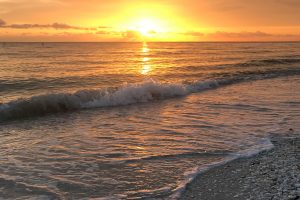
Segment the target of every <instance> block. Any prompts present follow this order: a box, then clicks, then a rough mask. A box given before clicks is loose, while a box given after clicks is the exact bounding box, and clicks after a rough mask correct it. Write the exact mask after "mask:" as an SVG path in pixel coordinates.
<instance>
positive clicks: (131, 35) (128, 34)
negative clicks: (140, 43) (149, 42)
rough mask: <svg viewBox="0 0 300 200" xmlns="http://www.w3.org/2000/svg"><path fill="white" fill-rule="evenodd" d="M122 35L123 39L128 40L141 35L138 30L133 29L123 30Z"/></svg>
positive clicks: (138, 37)
mask: <svg viewBox="0 0 300 200" xmlns="http://www.w3.org/2000/svg"><path fill="white" fill-rule="evenodd" d="M122 36H123V38H124V39H127V40H130V41H136V40H139V39H140V38H141V37H142V35H141V33H140V32H138V31H134V30H127V31H124V32H122Z"/></svg>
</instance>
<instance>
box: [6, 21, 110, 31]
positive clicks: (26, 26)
mask: <svg viewBox="0 0 300 200" xmlns="http://www.w3.org/2000/svg"><path fill="white" fill-rule="evenodd" d="M0 28H10V29H32V28H37V29H45V28H48V29H49V28H52V29H73V30H97V29H103V28H110V27H108V26H98V27H80V26H71V25H68V24H64V23H53V24H7V23H6V22H5V21H4V20H2V19H0Z"/></svg>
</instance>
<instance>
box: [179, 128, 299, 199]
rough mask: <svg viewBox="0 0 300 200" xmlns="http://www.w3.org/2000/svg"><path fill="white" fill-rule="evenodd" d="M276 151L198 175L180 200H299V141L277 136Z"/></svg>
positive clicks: (240, 160) (292, 135)
mask: <svg viewBox="0 0 300 200" xmlns="http://www.w3.org/2000/svg"><path fill="white" fill-rule="evenodd" d="M271 141H272V143H273V145H274V148H272V149H270V150H265V151H262V152H260V153H258V154H256V155H254V156H252V157H242V158H238V159H236V160H233V161H230V162H228V163H226V164H224V165H221V166H217V167H214V168H212V169H210V170H208V171H206V172H204V173H201V174H199V175H198V176H196V178H194V180H193V181H192V182H190V183H188V184H187V185H186V188H185V190H184V191H183V192H182V194H181V196H180V197H179V198H178V199H179V200H190V199H197V200H198V199H203V200H210V199H211V200H226V199H228V200H231V199H236V200H239V199H240V200H244V199H249V200H250V199H251V200H257V199H274V200H275V199H276V200H277V199H278V200H284V199H289V200H297V199H299V200H300V137H299V135H297V134H292V133H290V134H288V135H286V136H279V135H274V136H273V137H272V138H271Z"/></svg>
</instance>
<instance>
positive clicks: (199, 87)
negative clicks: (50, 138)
mask: <svg viewBox="0 0 300 200" xmlns="http://www.w3.org/2000/svg"><path fill="white" fill-rule="evenodd" d="M298 72H299V71H296V72H295V71H291V70H290V71H284V72H282V71H280V72H278V71H276V72H274V73H255V74H253V73H250V74H249V73H246V74H239V75H236V76H233V77H231V78H224V79H217V80H207V81H196V82H184V83H178V84H175V83H160V82H156V81H153V80H152V79H151V80H149V81H145V82H142V83H137V84H124V85H123V86H121V87H120V88H105V89H99V90H81V91H78V92H75V93H57V94H45V95H39V96H33V97H31V98H28V99H18V100H14V101H10V102H7V103H2V104H1V103H0V122H3V121H7V120H14V119H20V118H26V117H34V116H43V115H47V114H51V113H59V112H66V111H73V110H80V109H88V108H99V107H111V106H125V105H130V104H136V103H145V102H151V101H157V100H163V99H170V98H174V97H180V96H186V95H189V94H191V93H196V92H201V91H205V90H208V89H215V88H219V87H222V86H226V85H229V84H234V83H239V82H242V81H249V80H250V81H251V80H259V79H265V78H274V77H278V76H282V75H292V74H298Z"/></svg>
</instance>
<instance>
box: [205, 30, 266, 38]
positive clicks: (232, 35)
mask: <svg viewBox="0 0 300 200" xmlns="http://www.w3.org/2000/svg"><path fill="white" fill-rule="evenodd" d="M209 35H210V36H216V37H227V38H236V37H243V38H245V37H246V38H253V37H269V36H272V34H269V33H265V32H262V31H256V32H246V31H243V32H224V31H217V32H215V33H212V34H209Z"/></svg>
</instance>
